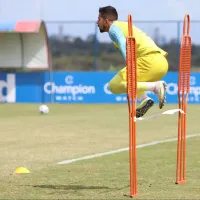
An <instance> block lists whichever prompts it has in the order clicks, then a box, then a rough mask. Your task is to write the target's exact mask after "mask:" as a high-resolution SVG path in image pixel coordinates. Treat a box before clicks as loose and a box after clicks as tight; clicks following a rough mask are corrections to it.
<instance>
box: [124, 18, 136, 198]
mask: <svg viewBox="0 0 200 200" xmlns="http://www.w3.org/2000/svg"><path fill="white" fill-rule="evenodd" d="M128 32H129V35H128V37H127V39H126V64H127V99H128V110H129V161H130V197H134V196H136V195H137V159H136V157H137V155H136V120H135V119H136V103H137V75H136V74H137V73H136V72H137V70H136V42H135V38H134V37H133V30H132V16H131V15H128Z"/></svg>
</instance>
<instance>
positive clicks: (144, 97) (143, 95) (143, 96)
mask: <svg viewBox="0 0 200 200" xmlns="http://www.w3.org/2000/svg"><path fill="white" fill-rule="evenodd" d="M146 98H148V96H147V95H146V94H145V93H143V94H142V95H141V96H140V97H139V100H140V101H143V100H144V99H146Z"/></svg>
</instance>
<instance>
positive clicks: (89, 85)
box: [0, 72, 200, 103]
mask: <svg viewBox="0 0 200 200" xmlns="http://www.w3.org/2000/svg"><path fill="white" fill-rule="evenodd" d="M115 74H116V73H113V72H79V73H76V72H54V73H53V77H52V80H53V83H52V87H53V94H51V82H50V74H49V73H48V72H38V73H1V74H0V102H8V103H11V102H17V103H49V102H50V101H51V97H53V101H54V102H57V103H125V102H127V100H126V95H125V94H123V95H114V94H111V93H110V91H109V90H108V88H107V84H108V82H109V80H110V79H112V77H113V76H114V75H115ZM164 80H165V81H166V82H167V83H168V88H167V103H177V89H178V88H177V81H178V74H177V73H173V72H170V73H168V74H167V75H166V76H165V77H164ZM149 95H150V96H151V97H152V98H153V99H154V100H155V102H156V103H157V102H158V101H157V98H156V97H155V95H153V94H151V93H150V94H149ZM199 95H200V73H191V92H190V94H189V103H199V102H200V101H199Z"/></svg>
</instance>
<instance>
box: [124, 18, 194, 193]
mask: <svg viewBox="0 0 200 200" xmlns="http://www.w3.org/2000/svg"><path fill="white" fill-rule="evenodd" d="M128 33H129V34H128V37H127V38H126V65H127V69H126V70H127V71H126V72H127V100H128V111H129V162H130V195H129V196H130V197H135V196H137V153H136V120H144V119H147V120H148V119H152V118H156V117H157V116H161V115H173V114H174V113H177V112H178V113H179V114H178V140H177V141H178V142H177V143H178V144H177V166H176V183H177V184H183V183H185V182H186V114H187V112H186V107H187V100H188V93H189V89H190V67H191V38H190V36H189V34H190V16H189V15H188V14H187V15H185V18H184V25H183V36H182V38H181V47H180V65H179V77H178V101H179V108H178V109H173V110H168V111H165V112H162V113H161V114H157V115H153V116H150V117H147V118H138V119H136V104H137V68H136V63H137V62H136V61H137V57H136V41H135V38H134V33H133V31H132V16H131V15H128Z"/></svg>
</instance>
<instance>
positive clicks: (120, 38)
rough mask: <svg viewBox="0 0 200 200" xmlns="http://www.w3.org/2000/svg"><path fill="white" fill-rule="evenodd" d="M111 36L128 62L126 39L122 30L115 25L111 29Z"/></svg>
mask: <svg viewBox="0 0 200 200" xmlns="http://www.w3.org/2000/svg"><path fill="white" fill-rule="evenodd" d="M109 36H110V39H111V40H112V41H113V42H116V43H117V45H118V46H119V47H120V51H121V53H122V55H123V57H124V60H126V38H125V36H124V34H123V32H122V30H121V28H120V27H118V26H115V25H114V24H113V25H112V26H111V27H110V30H109Z"/></svg>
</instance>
